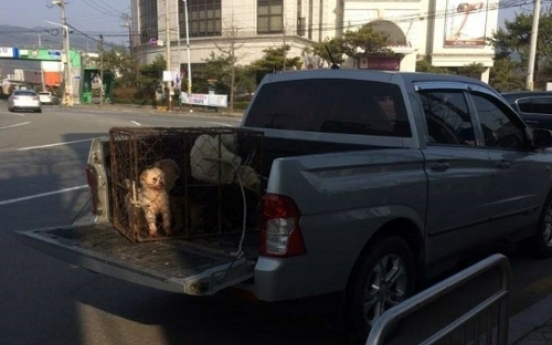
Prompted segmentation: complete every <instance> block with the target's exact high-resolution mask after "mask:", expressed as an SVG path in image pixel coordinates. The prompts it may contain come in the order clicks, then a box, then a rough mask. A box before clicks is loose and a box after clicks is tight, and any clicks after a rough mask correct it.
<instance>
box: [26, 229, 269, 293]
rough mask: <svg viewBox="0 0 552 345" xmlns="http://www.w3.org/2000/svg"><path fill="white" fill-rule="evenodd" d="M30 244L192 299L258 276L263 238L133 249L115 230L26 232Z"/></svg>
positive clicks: (176, 241) (156, 244)
mask: <svg viewBox="0 0 552 345" xmlns="http://www.w3.org/2000/svg"><path fill="white" fill-rule="evenodd" d="M17 236H18V237H19V238H20V239H21V240H22V241H23V242H25V243H26V244H28V245H30V246H32V247H34V248H36V249H38V250H40V251H43V252H46V253H47V254H50V255H53V256H56V257H58V258H59V259H62V260H64V261H67V262H69V263H73V264H76V265H78V266H81V267H83V268H86V269H89V270H91V271H95V272H98V273H102V274H106V275H110V276H113V277H116V278H119V279H123V280H127V281H132V282H135V283H139V284H142V285H146V286H150V287H154V288H161V289H163V290H168V291H173V292H183V293H186V294H190V295H210V294H214V293H216V292H217V291H219V290H221V289H223V288H225V287H228V286H231V285H234V284H237V283H239V282H242V281H244V280H247V279H249V278H251V277H252V276H253V271H254V266H255V261H256V258H257V255H258V252H257V248H258V234H257V233H256V232H248V233H246V236H245V237H244V242H243V246H242V250H243V255H242V256H240V257H236V256H235V255H233V254H232V253H234V252H236V251H237V250H238V245H239V241H240V238H241V234H240V233H236V234H227V235H216V236H210V237H204V238H198V239H193V240H185V239H178V238H173V239H169V240H154V241H149V242H141V243H133V242H131V241H129V240H128V239H127V238H125V237H124V236H122V235H121V234H120V233H119V232H117V231H116V230H115V229H114V228H113V227H112V226H111V225H110V224H108V223H106V224H91V225H85V226H72V227H64V228H46V229H36V230H27V231H20V232H18V233H17Z"/></svg>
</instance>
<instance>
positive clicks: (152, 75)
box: [136, 55, 167, 100]
mask: <svg viewBox="0 0 552 345" xmlns="http://www.w3.org/2000/svg"><path fill="white" fill-rule="evenodd" d="M166 66H167V62H166V61H165V58H164V57H163V56H162V55H157V56H156V57H155V60H154V61H153V62H152V63H150V64H148V65H145V66H142V67H140V69H139V71H138V75H137V78H136V85H137V86H138V93H137V94H136V97H137V98H138V99H143V100H146V99H150V100H153V99H155V92H156V90H157V89H158V88H159V86H160V81H161V79H162V78H161V76H162V75H163V71H164V70H165V68H166Z"/></svg>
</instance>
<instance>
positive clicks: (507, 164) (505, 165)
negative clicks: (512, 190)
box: [495, 160, 510, 169]
mask: <svg viewBox="0 0 552 345" xmlns="http://www.w3.org/2000/svg"><path fill="white" fill-rule="evenodd" d="M495 168H498V169H508V168H510V162H506V161H505V160H501V161H497V162H495Z"/></svg>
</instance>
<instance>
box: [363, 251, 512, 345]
mask: <svg viewBox="0 0 552 345" xmlns="http://www.w3.org/2000/svg"><path fill="white" fill-rule="evenodd" d="M510 281H511V271H510V263H509V261H508V259H507V258H506V257H505V256H504V255H502V254H494V255H492V256H490V257H488V258H486V259H484V260H481V261H479V262H478V263H476V264H474V265H472V266H470V267H468V268H466V269H464V270H462V271H460V272H458V273H457V274H455V275H453V276H451V277H449V278H447V279H445V280H443V281H441V282H439V283H437V284H435V285H433V286H431V287H430V288H428V289H426V290H424V291H421V292H420V293H418V294H416V295H414V296H412V297H411V298H409V299H407V300H406V301H404V302H402V303H400V304H398V305H397V306H395V307H393V308H391V309H389V310H388V311H386V312H385V313H384V314H383V315H382V316H381V317H380V318H379V319H378V320H377V321H376V323H375V324H374V326H373V328H372V331H371V332H370V334H369V335H368V339H367V340H366V345H383V344H409V345H412V344H424V345H433V344H496V345H506V344H507V342H508V322H509V318H508V313H509V309H508V308H509V304H508V303H509V301H508V299H509V288H510Z"/></svg>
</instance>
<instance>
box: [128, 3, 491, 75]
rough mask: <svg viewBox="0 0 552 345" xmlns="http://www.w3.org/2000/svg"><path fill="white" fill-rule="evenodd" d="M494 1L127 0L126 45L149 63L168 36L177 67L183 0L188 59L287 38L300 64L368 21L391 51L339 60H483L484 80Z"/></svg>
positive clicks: (249, 54) (248, 56) (358, 64)
mask: <svg viewBox="0 0 552 345" xmlns="http://www.w3.org/2000/svg"><path fill="white" fill-rule="evenodd" d="M167 1H168V3H167ZM498 1H499V0H480V1H476V0H386V1H384V0H224V1H223V0H186V1H182V0H132V1H131V10H132V14H133V16H132V17H133V18H134V20H133V22H132V31H133V33H134V34H133V35H132V37H133V39H132V40H133V42H132V45H133V47H134V50H135V52H136V54H137V56H138V57H139V60H140V62H142V63H150V62H152V61H153V60H154V59H155V57H156V56H157V55H158V54H161V55H163V56H166V55H167V53H166V49H167V46H166V44H167V41H170V52H171V53H170V64H171V69H172V70H178V66H179V64H186V63H187V62H188V61H187V49H186V48H187V45H186V20H185V5H187V10H188V11H187V12H188V22H187V24H188V27H189V40H190V61H191V63H193V64H195V63H202V62H204V61H205V59H208V58H209V57H210V56H211V54H212V53H214V54H215V55H219V54H222V53H221V51H223V50H229V49H230V47H231V46H232V45H233V46H234V48H235V54H236V56H237V58H238V63H239V64H244V65H245V64H249V63H251V62H252V61H255V60H257V59H259V58H262V57H263V55H264V52H263V50H264V49H266V48H276V47H279V46H281V45H282V44H288V45H289V46H290V47H291V50H290V52H289V56H302V57H303V61H304V66H305V68H307V67H308V68H311V67H312V63H311V62H312V57H309V56H307V55H305V48H306V47H308V46H309V45H310V44H312V42H321V41H324V40H325V39H328V38H333V37H340V36H341V35H342V34H343V33H344V32H345V31H347V30H351V31H355V30H358V29H359V28H360V27H361V26H362V25H364V24H367V23H372V24H373V27H374V28H375V29H377V30H380V31H383V32H384V33H385V34H387V35H388V37H389V48H390V49H391V50H392V51H393V53H394V54H392V56H385V57H382V56H368V57H366V58H362V59H359V60H358V61H353V60H349V61H348V62H347V63H346V64H345V65H346V66H347V67H353V68H361V69H362V68H367V69H383V70H400V71H415V69H416V61H418V60H420V59H423V58H429V59H430V60H431V62H432V64H433V65H435V66H441V67H461V66H465V65H468V64H471V63H474V62H475V63H481V64H483V65H484V66H485V67H487V70H486V71H485V72H484V73H483V74H482V76H481V79H482V80H483V81H488V77H489V73H488V68H489V67H491V66H492V63H493V56H494V51H493V49H492V47H490V46H489V45H488V44H487V43H486V42H487V41H486V38H487V37H489V36H490V35H491V34H492V32H493V31H494V30H496V29H497V26H498ZM167 7H168V8H169V11H168V15H167V11H166V8H167ZM160 41H162V42H163V46H159V45H158V44H157V43H159V42H160Z"/></svg>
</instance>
